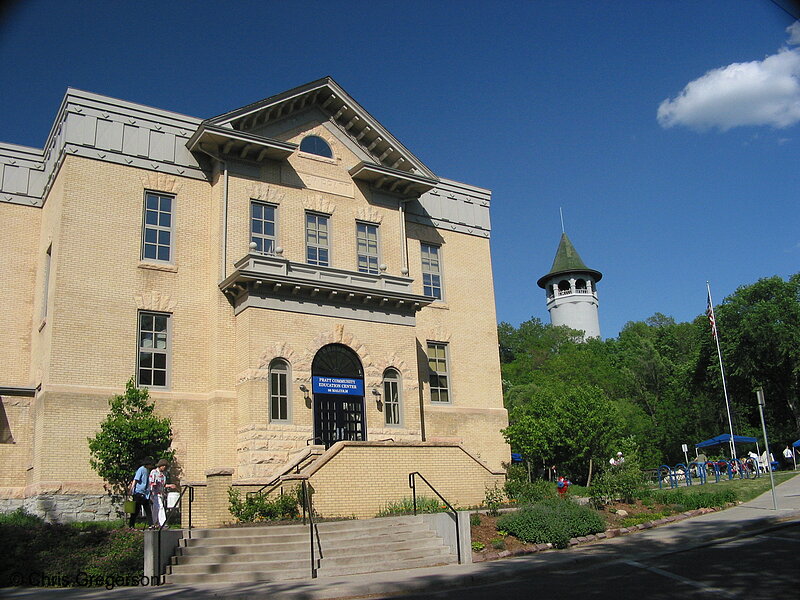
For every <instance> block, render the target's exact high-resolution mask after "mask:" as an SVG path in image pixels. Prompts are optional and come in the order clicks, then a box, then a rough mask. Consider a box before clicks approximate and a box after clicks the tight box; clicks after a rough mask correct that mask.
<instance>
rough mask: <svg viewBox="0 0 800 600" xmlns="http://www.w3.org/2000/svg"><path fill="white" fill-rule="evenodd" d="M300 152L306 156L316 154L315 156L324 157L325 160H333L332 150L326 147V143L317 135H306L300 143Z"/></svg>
mask: <svg viewBox="0 0 800 600" xmlns="http://www.w3.org/2000/svg"><path fill="white" fill-rule="evenodd" d="M300 152H306V153H308V154H316V155H317V156H324V157H325V158H333V150H331V147H330V146H329V145H328V142H326V141H325V140H323V139H322V138H321V137H319V136H318V135H307V136H306V137H304V138H303V141H302V142H300Z"/></svg>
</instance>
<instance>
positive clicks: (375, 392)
mask: <svg viewBox="0 0 800 600" xmlns="http://www.w3.org/2000/svg"><path fill="white" fill-rule="evenodd" d="M372 395H373V396H374V397H375V403H376V404H377V405H378V410H380V409H381V393H380V392H379V391H378V388H372Z"/></svg>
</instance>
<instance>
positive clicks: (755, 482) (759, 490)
mask: <svg viewBox="0 0 800 600" xmlns="http://www.w3.org/2000/svg"><path fill="white" fill-rule="evenodd" d="M797 474H798V472H796V471H778V472H776V473H773V475H774V477H775V485H776V486H777V485H778V484H780V483H783V482H784V481H788V480H789V479H791V478H792V477H794V476H795V475H797ZM656 489H658V488H656ZM664 489H666V490H668V489H670V488H669V486H665V487H664ZM729 489H730V490H733V491H734V492H735V493H736V497H737V498H738V499H739V501H741V502H748V501H749V500H752V499H753V498H757V497H758V496H760V495H761V494H763V493H764V492H767V491H769V490H770V482H769V475H768V474H767V475H762V476H761V477H758V478H756V479H739V478H738V477H737V478H736V479H730V480H729V479H728V478H727V476H726V478H725V479H720V480H719V483H714V479H713V478H710V480H709V481H708V483H706V484H705V485H700V484H699V483H695V482H693V483H692V485H690V486H687V485H680V486H678V487H677V488H675V490H673V491H680V492H681V493H696V494H710V493H716V492H720V491H722V490H729ZM570 491H572V489H571V488H570Z"/></svg>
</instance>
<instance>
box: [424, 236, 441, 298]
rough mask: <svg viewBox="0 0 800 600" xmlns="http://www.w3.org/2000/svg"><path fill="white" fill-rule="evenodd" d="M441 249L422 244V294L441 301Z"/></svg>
mask: <svg viewBox="0 0 800 600" xmlns="http://www.w3.org/2000/svg"><path fill="white" fill-rule="evenodd" d="M441 251H442V249H441V247H439V246H434V245H433V244H426V243H425V242H422V246H421V252H422V293H423V294H425V295H426V296H433V297H434V298H437V299H438V300H441V299H442V261H441Z"/></svg>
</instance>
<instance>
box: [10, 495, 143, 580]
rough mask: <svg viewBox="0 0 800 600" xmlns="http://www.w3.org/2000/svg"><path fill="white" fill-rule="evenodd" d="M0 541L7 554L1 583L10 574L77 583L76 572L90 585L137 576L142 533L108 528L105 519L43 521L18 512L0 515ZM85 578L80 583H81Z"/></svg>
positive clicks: (141, 554)
mask: <svg viewBox="0 0 800 600" xmlns="http://www.w3.org/2000/svg"><path fill="white" fill-rule="evenodd" d="M0 539H2V540H3V542H4V544H5V548H6V553H5V555H4V557H3V561H0V583H2V582H9V581H11V579H10V577H11V576H12V575H14V574H20V573H21V574H23V575H27V576H34V575H35V581H34V580H31V582H32V583H35V584H36V585H42V586H51V587H52V586H65V585H66V586H69V585H77V584H78V583H80V582H79V581H77V574H78V573H85V574H86V575H88V576H90V577H91V582H92V584H93V585H105V583H104V581H109V580H113V578H115V577H117V578H118V577H121V576H123V577H124V578H125V580H127V581H131V580H133V579H135V578H136V577H139V576H141V574H142V565H143V563H144V544H143V540H144V534H143V532H142V531H130V530H120V529H117V530H112V529H109V528H108V524H107V523H104V522H98V523H94V522H84V523H71V524H60V523H45V522H44V521H43V520H42V519H40V518H38V517H35V516H32V515H29V514H26V513H25V512H24V511H22V510H18V511H15V512H14V513H11V514H9V515H2V516H0ZM86 581H89V580H88V579H87V578H84V579H83V583H82V584H81V585H86Z"/></svg>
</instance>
